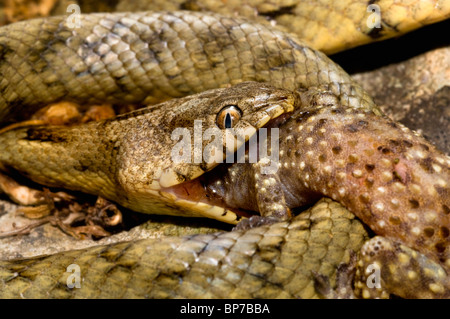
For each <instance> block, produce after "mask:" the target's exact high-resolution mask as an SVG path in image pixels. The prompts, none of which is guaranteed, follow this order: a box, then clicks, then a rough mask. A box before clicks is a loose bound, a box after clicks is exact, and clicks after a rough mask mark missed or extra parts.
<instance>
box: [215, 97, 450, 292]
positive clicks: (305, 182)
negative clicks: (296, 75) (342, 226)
mask: <svg viewBox="0 0 450 319" xmlns="http://www.w3.org/2000/svg"><path fill="white" fill-rule="evenodd" d="M305 105H310V107H305V108H301V109H300V110H299V111H297V112H296V113H295V114H293V115H292V117H290V118H288V119H286V120H285V122H284V123H282V124H281V125H280V126H279V130H280V131H279V136H280V137H281V138H280V141H279V155H280V156H279V160H278V170H277V172H276V173H275V174H262V173H261V170H260V167H261V162H263V160H261V159H260V162H258V163H256V164H245V165H242V164H241V165H238V164H233V165H231V166H229V167H228V168H227V172H226V173H225V174H223V175H222V177H217V178H216V180H215V181H213V182H211V184H210V185H208V186H207V187H208V188H209V191H210V193H211V194H214V195H215V196H219V197H221V198H223V200H225V202H226V203H227V204H228V205H230V206H233V205H236V204H237V203H239V205H240V207H241V208H245V209H249V210H255V211H265V212H266V216H270V215H275V216H276V215H278V216H279V215H280V214H281V215H282V212H283V211H288V210H289V208H293V207H298V206H302V205H307V204H311V202H314V201H315V200H316V198H320V197H322V196H327V197H330V198H332V199H334V200H336V201H338V202H340V203H341V204H343V205H344V206H345V207H347V208H348V209H349V210H350V211H352V212H353V213H354V214H355V215H357V216H358V217H359V218H360V219H361V220H362V221H363V222H364V223H366V224H367V225H368V226H369V227H370V228H371V229H372V230H373V231H374V232H375V233H376V234H377V235H379V236H384V237H386V238H387V239H388V240H392V241H393V242H394V243H401V244H402V245H404V246H407V247H409V248H411V249H414V250H417V251H418V252H420V253H421V254H423V255H424V256H426V257H428V258H429V259H431V260H432V261H433V262H434V263H436V265H435V266H436V267H438V268H439V267H440V268H441V269H442V270H443V271H444V274H445V276H443V279H442V278H440V277H439V276H438V277H437V282H438V283H435V282H434V281H433V284H432V285H431V287H430V284H431V283H430V284H423V282H427V280H428V277H426V276H425V277H423V276H419V275H420V274H423V271H421V270H420V269H419V270H416V273H415V275H414V274H412V273H411V275H410V276H411V278H410V282H411V283H412V285H411V286H412V287H414V288H411V289H409V291H408V292H407V293H404V294H403V295H402V294H401V293H400V295H402V296H404V297H421V296H434V297H446V296H448V294H447V295H445V294H439V293H437V292H439V291H442V290H443V291H447V293H448V291H450V288H449V287H450V285H449V280H448V274H449V269H450V248H449V243H450V237H449V229H450V188H449V187H450V185H449V184H450V159H449V158H448V157H447V156H445V155H444V154H443V153H442V152H441V151H439V150H437V149H436V148H435V147H434V146H432V145H431V144H430V143H428V142H427V141H426V140H425V139H424V138H422V137H420V136H419V135H418V134H416V133H414V132H412V131H411V130H409V129H408V128H406V127H404V126H402V125H401V124H398V123H394V122H393V121H391V120H390V119H389V118H387V117H382V116H378V115H375V114H374V113H373V112H371V111H367V110H357V109H352V108H345V107H342V106H340V104H339V103H338V101H337V99H336V98H335V97H334V96H333V94H330V93H326V92H322V93H314V94H311V96H310V100H309V103H306V104H305ZM268 135H269V137H270V134H269V133H268ZM270 145H271V144H269V145H268V147H269V148H270ZM249 166H251V167H249ZM256 185H258V187H255V186H256ZM261 185H263V186H264V187H261ZM274 194H275V195H274ZM277 194H278V195H277ZM246 198H248V199H247V200H246ZM265 199H270V201H266V200H265ZM243 203H245V204H244V205H243ZM243 206H244V207H243ZM396 245H397V244H396ZM375 247H376V248H375ZM391 248H392V247H391V246H389V245H371V246H370V245H368V246H366V248H365V251H364V252H363V253H364V254H365V255H364V257H365V259H364V263H363V265H364V264H365V265H369V264H370V263H371V262H375V261H376V260H377V258H378V261H379V260H383V258H384V263H382V267H383V266H386V267H389V266H388V265H387V264H386V262H388V261H389V262H391V265H390V267H391V268H392V269H394V268H397V267H398V268H399V269H400V268H401V264H399V263H396V262H395V259H394V257H393V256H394V254H391V252H392V251H393V250H394V249H391ZM381 250H385V251H386V254H387V255H386V256H388V257H386V256H384V257H382V258H381V259H379V256H380V251H381ZM375 253H377V254H375ZM370 257H373V260H372V261H370ZM367 258H369V260H367ZM428 258H427V260H428ZM361 264H362V263H360V265H361ZM392 265H394V266H392ZM417 265H419V266H421V265H422V266H423V263H416V266H417ZM419 268H420V267H419ZM388 270H389V269H388ZM405 276H406V277H407V278H408V274H405ZM417 278H419V279H417ZM366 279H367V278H363V277H362V278H360V281H361V282H364V281H365V280H366ZM439 279H441V280H439ZM428 281H429V280H428ZM415 283H417V284H415ZM417 286H419V287H417ZM387 288H388V289H389V287H387ZM419 288H420V289H422V290H427V289H428V290H429V291H427V292H426V293H423V294H422V293H421V292H419V291H418V290H417V289H419ZM433 289H434V290H433ZM364 291H365V290H364V289H357V293H359V295H360V296H361V297H368V293H367V292H364ZM430 291H431V294H430ZM371 296H376V297H383V296H386V293H385V292H378V293H376V294H375V293H374V294H372V295H371Z"/></svg>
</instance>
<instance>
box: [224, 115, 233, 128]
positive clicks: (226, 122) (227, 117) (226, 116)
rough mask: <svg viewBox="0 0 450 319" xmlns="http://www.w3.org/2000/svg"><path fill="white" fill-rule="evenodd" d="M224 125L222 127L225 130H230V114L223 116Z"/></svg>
mask: <svg viewBox="0 0 450 319" xmlns="http://www.w3.org/2000/svg"><path fill="white" fill-rule="evenodd" d="M224 124H225V125H224V127H225V128H231V124H232V120H231V115H230V113H227V114H226V115H225V123H224Z"/></svg>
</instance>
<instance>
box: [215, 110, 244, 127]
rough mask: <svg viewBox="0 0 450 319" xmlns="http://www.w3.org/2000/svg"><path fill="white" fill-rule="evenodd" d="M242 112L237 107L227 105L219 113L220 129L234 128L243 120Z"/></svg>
mask: <svg viewBox="0 0 450 319" xmlns="http://www.w3.org/2000/svg"><path fill="white" fill-rule="evenodd" d="M241 116H242V111H241V109H240V108H238V107H237V106H236V105H227V106H225V107H224V108H223V109H221V110H220V111H219V113H218V114H217V118H216V124H217V126H218V127H219V128H220V129H225V128H232V127H234V125H235V124H236V123H237V122H238V121H239V120H240V119H241Z"/></svg>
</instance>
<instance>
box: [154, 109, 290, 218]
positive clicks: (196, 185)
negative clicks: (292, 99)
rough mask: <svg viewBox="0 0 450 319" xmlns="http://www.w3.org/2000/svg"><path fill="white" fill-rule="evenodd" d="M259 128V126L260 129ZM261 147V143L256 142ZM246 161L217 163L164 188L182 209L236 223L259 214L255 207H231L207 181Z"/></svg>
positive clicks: (276, 124) (275, 123)
mask: <svg viewBox="0 0 450 319" xmlns="http://www.w3.org/2000/svg"><path fill="white" fill-rule="evenodd" d="M291 115H292V112H287V113H284V114H282V115H280V116H278V117H276V118H274V119H271V120H270V121H268V122H267V123H266V124H265V125H264V126H263V127H262V128H275V127H279V126H280V125H281V124H282V123H284V122H285V121H286V120H287V119H288V118H289V117H291ZM257 132H259V130H258V131H257ZM248 145H249V142H248V141H247V142H246V143H245V145H243V146H241V147H245V151H246V152H248V150H249V146H248ZM257 147H258V148H259V144H257ZM239 164H242V165H245V164H244V163H235V164H229V163H222V164H219V165H217V166H216V167H215V168H213V169H212V170H210V171H208V172H206V173H205V174H203V175H200V176H199V177H197V178H195V179H193V180H190V181H187V182H183V183H180V184H177V185H174V186H171V187H162V188H161V192H163V193H166V194H167V193H168V194H170V196H171V197H172V198H173V197H175V198H173V199H174V203H175V204H176V205H177V206H179V207H181V209H186V210H189V211H193V212H194V213H195V214H196V215H200V216H203V217H208V218H213V219H217V220H219V221H222V222H226V223H230V224H237V223H238V222H239V221H240V220H241V219H242V218H248V217H250V216H252V215H255V214H259V213H258V212H255V211H248V210H243V209H236V208H232V207H229V206H228V205H227V204H226V203H225V201H224V199H223V198H221V197H220V196H217V195H216V194H214V193H212V192H211V191H210V190H209V189H208V185H210V184H212V183H213V182H217V181H218V180H220V179H221V176H223V175H224V174H225V172H226V170H227V169H228V168H227V167H229V165H239Z"/></svg>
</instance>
